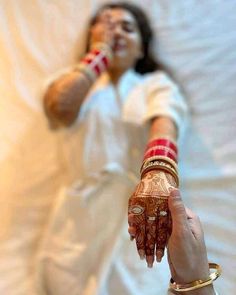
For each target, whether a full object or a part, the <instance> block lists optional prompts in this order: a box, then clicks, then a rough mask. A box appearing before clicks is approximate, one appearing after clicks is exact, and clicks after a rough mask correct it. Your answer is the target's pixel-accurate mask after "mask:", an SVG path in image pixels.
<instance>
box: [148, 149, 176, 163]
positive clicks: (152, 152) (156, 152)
mask: <svg viewBox="0 0 236 295" xmlns="http://www.w3.org/2000/svg"><path fill="white" fill-rule="evenodd" d="M158 155H160V156H163V155H165V156H167V157H170V158H171V159H172V160H174V161H175V162H176V163H177V162H178V160H177V154H176V153H175V152H174V151H173V150H172V149H170V148H168V147H165V146H160V145H157V146H154V147H152V148H149V149H148V150H147V151H146V153H145V154H144V160H145V159H147V158H149V157H152V156H158Z"/></svg>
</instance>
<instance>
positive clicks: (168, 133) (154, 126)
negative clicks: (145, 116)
mask: <svg viewBox="0 0 236 295" xmlns="http://www.w3.org/2000/svg"><path fill="white" fill-rule="evenodd" d="M177 136H178V131H177V128H176V125H175V123H174V122H173V121H172V120H171V118H169V117H166V116H160V117H156V118H154V119H153V120H152V122H151V126H150V131H149V139H150V140H152V139H155V138H157V137H168V138H169V139H170V140H173V141H176V140H177Z"/></svg>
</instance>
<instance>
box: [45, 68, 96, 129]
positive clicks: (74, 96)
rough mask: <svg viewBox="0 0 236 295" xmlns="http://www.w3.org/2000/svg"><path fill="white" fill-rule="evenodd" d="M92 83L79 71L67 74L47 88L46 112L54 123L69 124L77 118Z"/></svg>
mask: <svg viewBox="0 0 236 295" xmlns="http://www.w3.org/2000/svg"><path fill="white" fill-rule="evenodd" d="M91 85H92V83H91V82H90V81H89V80H88V78H87V77H86V76H85V75H84V73H81V72H79V71H73V72H71V73H68V74H65V75H63V76H62V77H60V78H59V79H57V80H56V81H55V82H53V83H52V84H51V85H50V86H49V87H48V89H47V92H46V93H45V96H44V109H45V113H46V115H47V117H48V119H49V121H50V123H51V124H52V125H65V126H68V125H70V124H72V123H73V122H74V120H75V119H76V117H77V115H78V112H79V109H80V106H81V104H82V102H83V100H84V98H85V97H86V95H87V93H88V91H89V89H90V87H91Z"/></svg>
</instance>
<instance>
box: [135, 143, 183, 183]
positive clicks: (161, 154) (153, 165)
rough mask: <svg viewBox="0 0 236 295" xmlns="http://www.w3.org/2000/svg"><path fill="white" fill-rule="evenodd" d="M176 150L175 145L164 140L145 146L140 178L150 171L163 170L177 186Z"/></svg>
mask: <svg viewBox="0 0 236 295" xmlns="http://www.w3.org/2000/svg"><path fill="white" fill-rule="evenodd" d="M177 163H178V149H177V146H176V144H175V143H174V142H173V141H171V140H169V139H166V138H158V139H154V140H152V141H150V142H149V143H148V144H147V147H146V151H145V154H144V159H143V164H142V167H141V171H140V172H141V178H142V177H143V176H144V175H145V174H146V173H147V172H148V171H150V170H155V169H159V170H164V171H166V172H168V173H170V174H171V175H172V176H173V177H174V178H175V180H176V183H177V185H178V184H179V179H178V171H177Z"/></svg>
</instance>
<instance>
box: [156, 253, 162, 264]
mask: <svg viewBox="0 0 236 295" xmlns="http://www.w3.org/2000/svg"><path fill="white" fill-rule="evenodd" d="M162 257H163V252H162V251H157V254H156V260H157V262H161V260H162Z"/></svg>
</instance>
